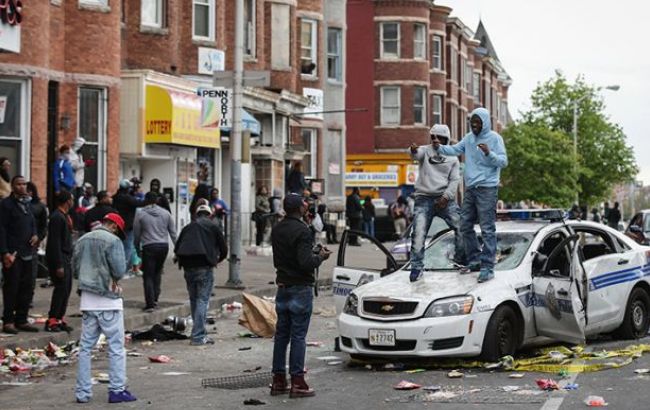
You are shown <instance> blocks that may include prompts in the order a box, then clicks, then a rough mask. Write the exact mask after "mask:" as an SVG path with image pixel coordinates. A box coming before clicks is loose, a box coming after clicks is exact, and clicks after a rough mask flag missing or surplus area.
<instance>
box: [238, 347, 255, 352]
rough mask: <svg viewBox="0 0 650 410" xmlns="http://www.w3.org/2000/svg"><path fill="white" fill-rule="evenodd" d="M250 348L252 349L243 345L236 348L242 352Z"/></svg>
mask: <svg viewBox="0 0 650 410" xmlns="http://www.w3.org/2000/svg"><path fill="white" fill-rule="evenodd" d="M251 349H252V347H250V346H244V347H240V348H239V349H237V350H239V351H240V352H243V351H244V350H251Z"/></svg>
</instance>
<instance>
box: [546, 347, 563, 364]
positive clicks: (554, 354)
mask: <svg viewBox="0 0 650 410" xmlns="http://www.w3.org/2000/svg"><path fill="white" fill-rule="evenodd" d="M548 357H549V359H551V360H554V361H557V362H560V361H562V360H564V359H566V358H567V357H568V356H567V355H566V354H564V353H562V352H558V351H555V350H553V351H550V352H548Z"/></svg>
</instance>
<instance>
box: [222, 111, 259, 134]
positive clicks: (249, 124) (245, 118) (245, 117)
mask: <svg viewBox="0 0 650 410" xmlns="http://www.w3.org/2000/svg"><path fill="white" fill-rule="evenodd" d="M241 125H242V131H249V132H250V133H251V135H255V136H258V135H260V133H261V131H262V127H261V126H260V122H259V121H257V120H256V119H255V117H253V116H252V115H251V113H249V112H248V111H246V110H245V109H243V108H242V110H241ZM221 131H222V132H223V133H225V134H227V135H230V127H221Z"/></svg>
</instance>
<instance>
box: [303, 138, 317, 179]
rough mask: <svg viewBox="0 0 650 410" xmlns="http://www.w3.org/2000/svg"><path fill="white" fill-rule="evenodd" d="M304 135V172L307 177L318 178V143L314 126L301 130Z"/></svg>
mask: <svg viewBox="0 0 650 410" xmlns="http://www.w3.org/2000/svg"><path fill="white" fill-rule="evenodd" d="M300 136H301V137H302V145H303V150H304V151H305V156H304V157H303V160H302V166H303V173H304V174H305V178H316V176H317V174H318V173H317V172H316V150H317V148H318V144H317V142H316V130H315V129H313V128H303V129H302V130H301V131H300Z"/></svg>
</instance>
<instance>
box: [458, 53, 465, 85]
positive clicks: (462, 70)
mask: <svg viewBox="0 0 650 410" xmlns="http://www.w3.org/2000/svg"><path fill="white" fill-rule="evenodd" d="M466 64H467V63H466V62H465V59H464V58H463V57H460V81H459V83H458V85H459V86H460V88H465V74H467V72H466V71H465V67H467V65H466Z"/></svg>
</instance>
